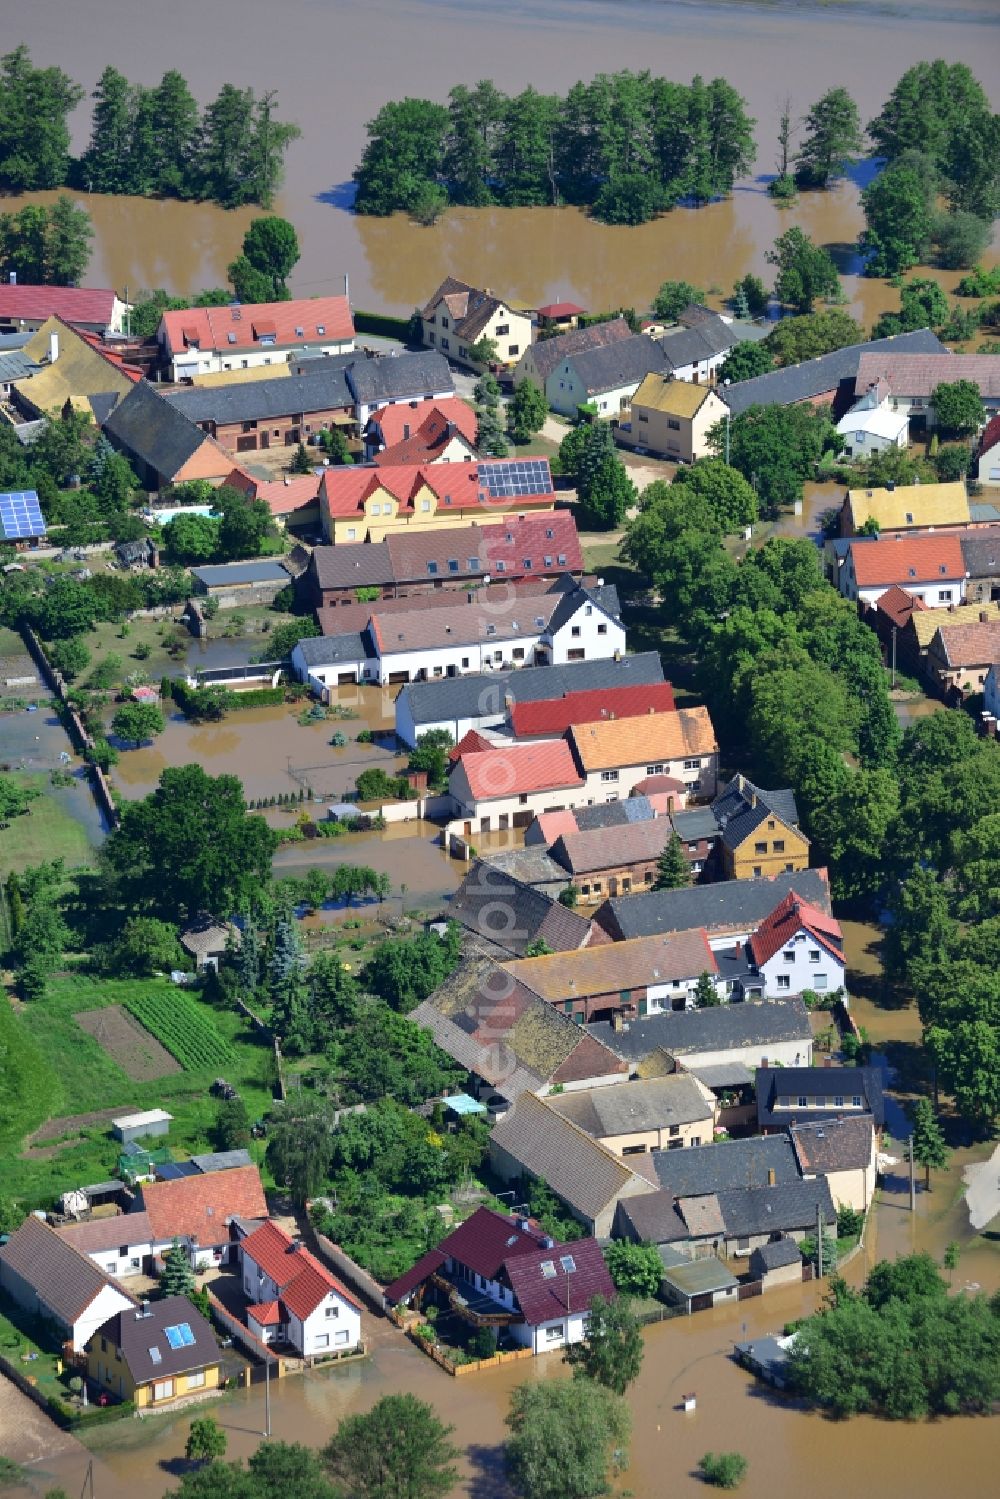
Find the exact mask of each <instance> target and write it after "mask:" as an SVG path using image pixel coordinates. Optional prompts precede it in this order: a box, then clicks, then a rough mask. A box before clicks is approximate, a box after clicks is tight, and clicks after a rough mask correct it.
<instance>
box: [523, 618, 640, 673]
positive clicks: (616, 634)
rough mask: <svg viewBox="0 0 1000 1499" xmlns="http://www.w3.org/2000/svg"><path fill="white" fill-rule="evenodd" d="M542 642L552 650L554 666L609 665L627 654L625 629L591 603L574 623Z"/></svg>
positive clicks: (568, 623) (553, 633)
mask: <svg viewBox="0 0 1000 1499" xmlns="http://www.w3.org/2000/svg"><path fill="white" fill-rule="evenodd" d="M542 638H543V639H545V640H546V642H547V643H548V644H549V645H550V646H551V656H550V659H549V662H548V664H549V665H551V666H565V665H566V663H567V662H568V661H607V660H608V659H609V657H611V656H616V655H624V654H625V630H624V628H623V626H622V625H621V624H620V623H619V622H618V621H617V620H615V619H613V618H612V617H611V615H610V614H605V612H604V610H603V609H602V608H600V606H599V605H597V604H592V603H585V604H584V605H583V606H582V608H580V609H578V610H577V611H576V613H575V614H574V615H573V617H572V619H570V620H567V621H566V623H565V624H564V625H562V626H561V627H560V628H559V629H558V630H555V631H554V632H552V633H546V635H545V636H544V637H542Z"/></svg>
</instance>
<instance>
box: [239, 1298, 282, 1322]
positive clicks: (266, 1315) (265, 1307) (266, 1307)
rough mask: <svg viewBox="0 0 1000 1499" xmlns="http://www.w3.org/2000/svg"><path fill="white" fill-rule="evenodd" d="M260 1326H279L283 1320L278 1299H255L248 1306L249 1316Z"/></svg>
mask: <svg viewBox="0 0 1000 1499" xmlns="http://www.w3.org/2000/svg"><path fill="white" fill-rule="evenodd" d="M251 1317H252V1318H253V1320H254V1321H255V1322H256V1323H257V1324H258V1326H260V1327H277V1326H279V1324H280V1322H281V1308H280V1307H279V1306H278V1303H277V1302H276V1301H255V1302H254V1303H253V1304H252V1305H251V1306H248V1307H247V1318H248V1319H249V1318H251Z"/></svg>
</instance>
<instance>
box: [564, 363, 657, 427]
mask: <svg viewBox="0 0 1000 1499" xmlns="http://www.w3.org/2000/svg"><path fill="white" fill-rule="evenodd" d="M644 378H645V376H641V377H640V378H639V379H638V380H630V381H629V382H628V384H627V385H621V386H618V387H616V389H614V390H601V391H597V392H596V393H590V392H588V391H586V390H584V388H583V385H582V384H581V383H580V381H579V379H578V378H577V375H576V372H575V370H574V368H573V361H572V359H564V360H563V362H562V364H560V365H559V366H558V368H556V369H554V370H553V371H552V374H551V375H550V376H549V378H548V379H547V380H546V382H545V398H546V400H547V401H548V403H549V405H550V406H551V407H552V409H553V411H559V412H561V413H562V414H563V415H564V416H575V415H576V408H577V407H578V406H580V405H582V404H583V403H584V402H586V401H591V402H593V404H594V405H595V406H596V407H597V410H598V412H599V413H600V415H601V416H603V417H607V418H608V419H610V418H611V417H613V416H620V415H621V412H622V403H623V402H624V405H625V406H628V405H630V404H631V401H632V397H633V396H634V395H635V393H636V391H637V390H638V389H639V386H640V385H641V384H642V381H643V379H644Z"/></svg>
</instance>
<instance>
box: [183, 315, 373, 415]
mask: <svg viewBox="0 0 1000 1499" xmlns="http://www.w3.org/2000/svg"><path fill="white" fill-rule="evenodd" d="M158 337H159V341H160V343H161V344H162V345H163V347H164V349H165V351H166V353H167V355H168V357H169V359H170V378H171V379H172V380H173V381H174V382H175V383H177V382H179V381H181V380H191V379H193V378H194V377H195V376H196V375H218V374H220V373H222V372H223V371H224V370H256V369H263V368H264V366H265V365H268V364H288V362H289V360H290V359H291V358H292V355H293V354H295V355H296V356H301V354H302V350H303V348H308V350H309V352H310V353H311V354H315V355H317V356H321V355H325V354H352V353H353V352H354V339H353V338H344V339H331V340H328V341H324V342H322V343H309V342H308V341H307V340H306V339H301V340H299V342H298V343H296V344H294V345H291V346H289V347H287V348H279V347H277V346H276V345H275V344H273V343H271V344H265V343H261V344H257V345H254V346H252V347H245V348H236V349H225V350H223V349H213V348H207V347H206V348H198V347H194V346H192V347H190V348H188V347H186V346H184V345H181V347H180V348H177V349H175V348H173V347H172V346H171V343H170V339H169V337H168V336H167V335H166V333H165V332H164V329H163V324H162V323H161V324H160V333H159V335H158ZM380 404H381V405H383V406H384V405H385V404H386V402H385V401H382V402H381V403H380Z"/></svg>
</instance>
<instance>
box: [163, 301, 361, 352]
mask: <svg viewBox="0 0 1000 1499" xmlns="http://www.w3.org/2000/svg"><path fill="white" fill-rule="evenodd" d="M157 337H158V339H159V341H160V343H161V344H162V345H163V347H164V349H165V350H166V352H167V354H168V355H169V356H174V355H176V354H183V353H184V351H185V349H191V348H197V349H200V350H202V351H203V352H205V353H216V354H225V355H227V356H237V355H239V354H240V353H241V352H243V353H246V352H247V351H248V350H256V349H261V348H265V347H268V346H271V345H273V346H274V347H275V348H282V347H283V348H303V347H306V346H308V345H310V344H312V345H316V344H318V345H321V346H322V345H328V344H329V345H333V344H349V345H350V346H351V347H353V344H354V318H353V317H352V315H351V304H350V303H349V302H348V300H347V298H346V297H311V298H308V299H304V300H302V301H292V302H260V303H246V304H242V305H241V304H240V303H238V302H234V303H230V304H228V305H227V306H225V307H184V308H181V309H180V310H179V311H177V312H165V313H164V314H163V317H162V318H161V320H160V327H159V331H158V333H157Z"/></svg>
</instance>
